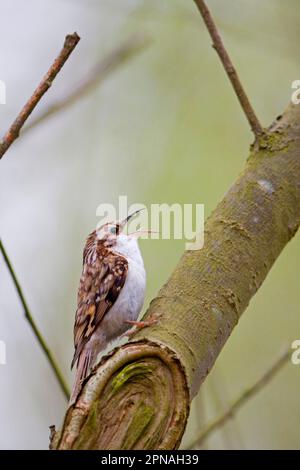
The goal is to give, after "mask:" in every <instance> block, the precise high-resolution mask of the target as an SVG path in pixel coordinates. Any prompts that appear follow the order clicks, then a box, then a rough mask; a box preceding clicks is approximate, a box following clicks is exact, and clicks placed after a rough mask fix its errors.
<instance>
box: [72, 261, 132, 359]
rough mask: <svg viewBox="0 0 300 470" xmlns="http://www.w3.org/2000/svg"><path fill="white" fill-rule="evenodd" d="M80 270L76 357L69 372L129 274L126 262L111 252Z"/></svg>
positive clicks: (75, 336) (75, 326)
mask: <svg viewBox="0 0 300 470" xmlns="http://www.w3.org/2000/svg"><path fill="white" fill-rule="evenodd" d="M84 259H86V257H85V255H84ZM91 261H92V260H91ZM83 266H84V267H83V273H82V276H81V279H80V285H79V290H78V300H77V302H78V307H77V311H76V316H75V325H74V346H75V353H74V357H73V360H72V364H71V368H72V367H73V366H74V364H75V362H76V360H77V359H78V357H79V355H80V354H81V352H82V350H83V347H84V346H85V344H86V343H87V342H88V341H89V339H90V338H91V336H92V334H93V333H94V331H95V330H96V328H99V326H100V323H101V320H102V319H103V317H104V315H105V314H106V312H107V311H108V310H109V309H110V307H111V306H112V305H113V304H114V303H115V301H116V300H117V298H118V296H119V294H120V292H121V289H122V287H123V286H124V284H125V280H126V276H127V272H128V262H127V260H126V258H124V257H123V256H122V255H117V254H115V253H112V252H107V253H106V254H105V256H97V258H96V260H95V261H94V262H89V261H88V260H87V259H86V261H84V265H83Z"/></svg>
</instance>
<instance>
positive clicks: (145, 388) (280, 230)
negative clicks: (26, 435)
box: [52, 105, 300, 449]
mask: <svg viewBox="0 0 300 470" xmlns="http://www.w3.org/2000/svg"><path fill="white" fill-rule="evenodd" d="M299 118H300V107H299V106H296V105H290V106H289V107H288V109H287V110H286V112H285V113H284V114H283V116H281V117H280V118H278V119H277V120H276V122H275V123H274V124H273V125H272V126H271V127H270V128H269V129H268V130H266V131H265V134H264V135H262V136H261V137H260V138H259V140H258V141H257V142H256V143H255V145H254V146H252V148H251V153H250V157H249V158H248V160H247V163H246V166H245V169H244V171H243V172H242V173H241V175H240V176H239V177H238V179H237V181H236V182H235V183H234V185H233V186H232V187H231V189H230V190H229V191H228V193H227V194H226V195H225V197H224V198H223V200H222V201H221V202H220V203H219V205H218V206H217V208H216V209H215V211H214V212H213V213H212V214H211V216H210V217H209V218H208V220H207V221H206V225H205V243H204V247H203V249H201V250H198V251H187V252H185V253H184V255H183V256H182V258H181V260H180V262H179V264H178V266H177V267H176V269H175V271H174V273H173V274H172V275H171V277H170V279H169V281H168V282H167V283H166V285H164V286H163V287H162V289H161V290H160V292H159V294H158V296H157V297H156V298H155V299H154V300H153V301H152V302H151V304H150V307H149V309H148V311H147V313H146V315H145V318H146V317H148V316H149V315H156V316H158V317H159V321H158V323H157V324H156V325H153V326H151V327H148V328H145V329H143V330H142V331H140V332H139V333H138V334H137V335H136V336H135V337H134V341H132V342H130V343H128V344H127V345H124V346H123V347H121V348H117V349H116V350H114V351H113V352H112V353H111V354H110V355H109V356H107V357H106V358H103V360H102V361H101V363H100V364H99V365H98V366H97V367H96V368H95V370H94V371H93V372H92V374H91V375H90V377H89V378H88V379H87V380H86V381H85V383H84V384H83V388H82V391H81V393H80V395H79V397H78V399H77V402H76V403H75V405H74V406H72V407H70V408H69V409H68V411H67V414H66V417H65V421H64V424H63V427H62V430H61V431H60V432H59V433H56V434H55V436H54V437H53V440H52V448H55V449H175V448H177V447H178V446H179V444H180V440H181V436H182V434H183V432H184V428H185V425H186V421H187V417H188V412H189V403H190V400H191V399H192V398H193V396H195V394H196V393H197V392H198V390H199V387H200V385H201V383H202V382H203V381H204V379H205V377H206V375H207V374H208V372H209V371H210V369H211V367H212V366H213V364H214V362H215V360H216V359H217V357H218V355H219V353H220V351H221V349H222V347H223V345H224V344H225V342H226V341H227V339H228V337H229V335H230V334H231V332H232V330H233V328H234V327H235V325H236V324H237V322H238V320H239V318H240V316H241V314H242V313H243V312H244V311H245V309H246V307H247V305H248V304H249V301H250V299H251V298H252V297H253V295H254V294H255V293H256V291H257V290H258V288H259V287H260V285H261V284H262V282H263V281H264V279H265V277H266V275H267V273H268V272H269V270H270V268H271V266H272V265H273V263H274V261H275V260H276V258H277V257H278V256H279V254H280V252H281V250H282V249H283V248H284V246H285V245H286V244H287V242H288V241H289V240H290V239H291V237H292V236H293V235H294V234H295V232H296V231H297V229H298V226H299V223H300V127H299Z"/></svg>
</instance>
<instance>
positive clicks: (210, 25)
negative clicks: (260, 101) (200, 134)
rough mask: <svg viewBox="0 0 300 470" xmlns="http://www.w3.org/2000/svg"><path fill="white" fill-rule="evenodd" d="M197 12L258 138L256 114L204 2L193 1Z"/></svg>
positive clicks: (259, 125) (261, 129) (261, 131)
mask: <svg viewBox="0 0 300 470" xmlns="http://www.w3.org/2000/svg"><path fill="white" fill-rule="evenodd" d="M194 1H195V3H196V5H197V7H198V10H199V11H200V13H201V16H202V18H203V21H204V23H205V25H206V27H207V29H208V31H209V34H210V36H211V38H212V41H213V47H214V49H215V50H216V51H217V53H218V55H219V57H220V59H221V62H222V64H223V67H224V69H225V71H226V73H227V75H228V78H229V80H230V81H231V84H232V86H233V89H234V91H235V93H236V96H237V97H238V100H239V102H240V105H241V107H242V108H243V111H244V113H245V115H246V118H247V119H248V122H249V124H250V126H251V129H252V131H253V133H254V135H255V137H256V138H258V137H259V136H260V135H262V134H263V128H262V126H261V124H260V122H259V120H258V118H257V117H256V114H255V112H254V109H253V108H252V106H251V103H250V101H249V99H248V97H247V95H246V92H245V90H244V88H243V85H242V83H241V81H240V79H239V76H238V74H237V72H236V70H235V68H234V66H233V63H232V62H231V59H230V57H229V55H228V53H227V51H226V49H225V46H224V44H223V41H222V38H221V36H220V34H219V32H218V29H217V27H216V24H215V22H214V20H213V18H212V16H211V14H210V11H209V9H208V8H207V6H206V4H205V2H204V0H194Z"/></svg>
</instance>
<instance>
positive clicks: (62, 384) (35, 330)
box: [0, 240, 70, 400]
mask: <svg viewBox="0 0 300 470" xmlns="http://www.w3.org/2000/svg"><path fill="white" fill-rule="evenodd" d="M0 251H1V253H2V255H3V258H4V261H5V264H6V266H7V268H8V270H9V272H10V275H11V277H12V280H13V283H14V285H15V288H16V290H17V293H18V296H19V298H20V301H21V304H22V306H23V309H24V314H25V318H26V320H27V321H28V322H29V324H30V326H31V328H32V331H33V333H34V335H35V336H36V338H37V340H38V342H39V344H40V346H41V348H42V350H43V351H44V353H45V355H46V357H47V359H48V361H49V364H50V366H51V367H52V370H53V372H54V375H55V377H56V378H57V381H58V383H59V385H60V387H61V389H62V391H63V393H64V395H65V397H66V399H67V400H69V397H70V391H69V388H68V386H67V384H66V382H65V380H64V378H63V375H62V373H61V371H60V369H59V367H58V364H57V362H56V360H55V359H54V357H53V355H52V353H51V351H50V349H49V347H48V346H47V343H46V341H45V340H44V338H43V336H42V333H41V332H40V331H39V329H38V327H37V326H36V324H35V321H34V319H33V317H32V314H31V312H30V310H29V307H28V305H27V302H26V299H25V297H24V294H23V291H22V288H21V286H20V283H19V281H18V279H17V276H16V274H15V272H14V269H13V267H12V264H11V262H10V259H9V257H8V255H7V252H6V250H5V248H4V246H3V243H2V241H1V240H0Z"/></svg>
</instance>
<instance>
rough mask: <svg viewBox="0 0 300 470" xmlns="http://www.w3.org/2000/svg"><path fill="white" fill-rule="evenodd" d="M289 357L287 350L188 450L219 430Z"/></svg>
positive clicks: (198, 445) (207, 427) (268, 380)
mask: <svg viewBox="0 0 300 470" xmlns="http://www.w3.org/2000/svg"><path fill="white" fill-rule="evenodd" d="M290 357H291V354H290V351H289V350H287V351H285V353H284V354H283V355H282V356H280V357H279V359H277V361H276V362H275V363H274V364H273V365H272V366H271V367H270V369H268V370H267V371H266V372H265V373H264V374H263V375H262V377H260V378H259V379H258V380H257V382H255V383H254V384H253V385H252V386H251V387H250V388H248V389H246V390H245V391H244V392H243V393H242V394H241V395H240V396H239V397H238V398H237V399H236V400H235V401H234V402H233V403H232V405H231V406H230V407H229V408H228V410H227V411H225V413H223V414H222V415H221V416H219V417H218V418H217V419H215V420H214V421H212V422H211V423H210V424H208V426H206V428H205V429H204V430H203V431H202V432H201V433H200V434H199V436H198V437H197V438H196V439H195V440H194V441H193V442H192V443H191V444H190V445H189V446H188V447H187V448H188V449H194V447H200V446H201V444H202V443H203V442H204V441H205V440H206V439H207V438H208V437H209V436H210V435H211V434H212V433H213V432H215V431H216V430H217V429H219V428H221V427H222V426H224V424H226V422H227V421H228V420H229V419H231V418H232V417H233V415H234V414H235V413H236V412H237V411H238V410H239V409H240V408H241V407H242V406H243V405H244V404H245V403H247V402H248V401H249V400H250V398H252V397H253V396H254V395H256V394H257V393H258V392H259V391H260V390H261V389H262V388H264V387H265V386H266V385H267V384H268V383H269V382H270V381H271V380H272V379H273V378H274V376H275V375H276V374H277V373H278V372H279V371H280V369H281V368H282V367H283V366H284V365H285V364H286V363H287V362H288V361H289V359H290Z"/></svg>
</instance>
